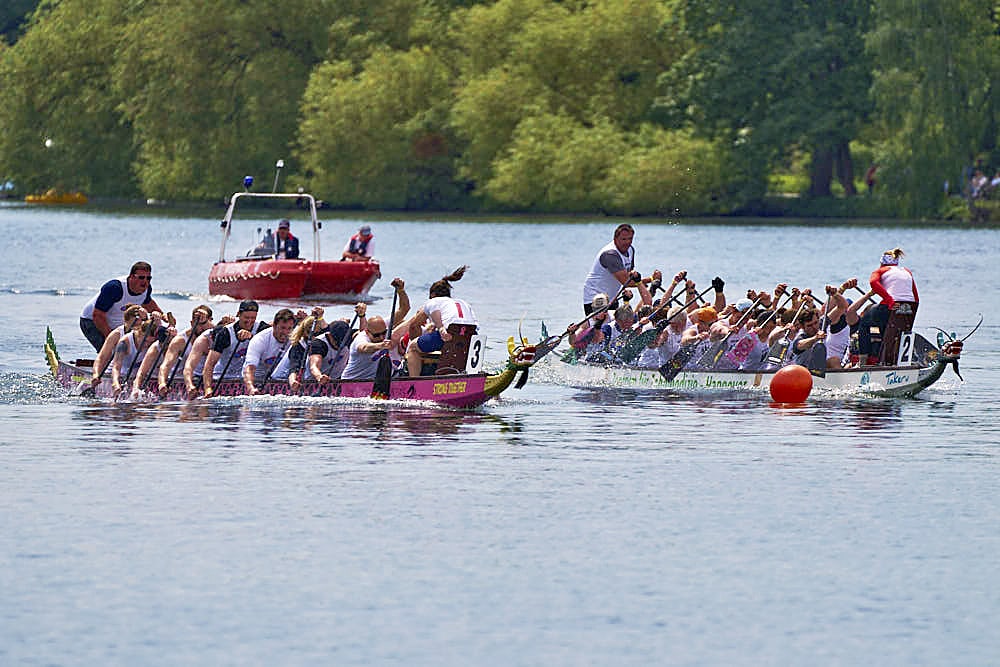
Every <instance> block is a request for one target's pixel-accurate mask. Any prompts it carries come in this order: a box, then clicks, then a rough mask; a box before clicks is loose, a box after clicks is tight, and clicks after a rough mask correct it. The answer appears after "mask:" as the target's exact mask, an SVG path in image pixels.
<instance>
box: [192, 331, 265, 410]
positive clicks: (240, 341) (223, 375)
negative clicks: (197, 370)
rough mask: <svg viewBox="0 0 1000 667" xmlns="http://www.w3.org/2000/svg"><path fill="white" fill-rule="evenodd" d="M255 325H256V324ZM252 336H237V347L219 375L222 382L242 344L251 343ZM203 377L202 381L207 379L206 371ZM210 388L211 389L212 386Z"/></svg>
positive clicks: (234, 333)
mask: <svg viewBox="0 0 1000 667" xmlns="http://www.w3.org/2000/svg"><path fill="white" fill-rule="evenodd" d="M254 326H256V324H255V325H254ZM250 333H253V332H252V331H251V332H250ZM233 335H234V336H236V332H235V331H234V332H233ZM250 338H253V336H251V337H250ZM250 338H247V339H246V340H240V339H239V336H237V337H236V347H234V348H233V353H232V354H230V355H229V358H228V359H226V365H225V366H223V367H222V373H221V374H220V375H219V382H222V381H223V380H225V379H226V372H227V371H228V370H229V365H230V364H231V363H233V359H235V358H236V353H237V352H239V351H240V345H242V344H243V343H246V344H247V346H249V345H250ZM205 370H207V369H205ZM201 377H202V381H203V382H204V379H205V375H204V373H203V374H202V376H201ZM209 389H211V387H210V388H209ZM213 393H214V392H213ZM206 398H208V397H207V396H206Z"/></svg>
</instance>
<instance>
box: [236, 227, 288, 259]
mask: <svg viewBox="0 0 1000 667" xmlns="http://www.w3.org/2000/svg"><path fill="white" fill-rule="evenodd" d="M248 254H250V255H252V256H254V257H274V258H275V259H299V239H298V238H296V237H295V236H293V235H292V223H291V222H289V221H288V220H280V221H279V222H278V230H277V232H272V231H271V230H270V229H268V230H267V233H266V234H265V235H264V238H263V239H262V240H261V242H260V243H258V244H257V247H255V248H254V249H253V250H251V251H250V253H248Z"/></svg>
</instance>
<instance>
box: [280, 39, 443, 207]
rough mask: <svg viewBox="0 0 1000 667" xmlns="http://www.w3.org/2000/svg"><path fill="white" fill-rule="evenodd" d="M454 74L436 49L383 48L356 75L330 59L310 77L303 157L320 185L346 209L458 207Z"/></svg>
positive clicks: (347, 66) (300, 152)
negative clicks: (450, 114) (451, 112)
mask: <svg viewBox="0 0 1000 667" xmlns="http://www.w3.org/2000/svg"><path fill="white" fill-rule="evenodd" d="M451 82H452V76H451V73H450V71H449V69H448V68H447V67H445V66H444V64H443V63H442V62H441V60H440V59H439V58H438V57H437V55H436V54H435V52H434V51H433V49H431V48H430V47H427V46H425V47H414V48H412V49H409V50H407V51H394V50H391V49H388V48H382V49H378V50H376V51H375V52H374V53H373V54H372V55H371V56H370V57H369V58H368V59H367V60H365V61H364V63H363V68H362V70H361V71H360V72H359V73H355V72H354V69H353V68H352V66H351V65H350V63H348V62H345V61H342V62H338V63H326V64H324V65H321V66H320V67H318V68H317V69H316V71H315V72H314V74H313V76H312V77H311V79H310V82H309V86H308V89H307V90H306V93H305V97H304V104H303V119H302V123H301V126H300V131H299V146H300V148H299V150H298V153H297V154H298V156H299V158H300V159H301V161H302V163H303V165H304V166H305V168H306V169H307V170H308V173H309V175H310V178H311V183H312V186H313V188H314V189H316V190H317V191H320V192H322V193H323V196H324V198H325V199H327V200H328V201H331V202H334V203H335V204H336V205H339V206H361V207H370V208H427V207H435V208H441V207H450V206H454V205H455V202H456V200H457V199H458V198H460V197H461V194H462V193H461V190H460V187H459V186H457V185H456V184H455V183H454V178H453V175H452V165H453V162H454V157H455V156H454V150H455V147H454V141H453V138H452V137H451V136H450V135H449V133H448V130H447V100H448V99H449V97H450V92H451Z"/></svg>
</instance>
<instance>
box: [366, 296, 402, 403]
mask: <svg viewBox="0 0 1000 667" xmlns="http://www.w3.org/2000/svg"><path fill="white" fill-rule="evenodd" d="M398 296H399V291H394V292H393V294H392V310H391V311H390V312H389V321H388V322H387V323H386V325H385V340H388V341H391V340H392V325H393V320H395V319H396V297H398ZM391 385H392V359H390V358H389V351H388V350H386V353H385V354H384V355H383V356H381V357H380V358H379V360H378V367H377V368H376V369H375V382H373V383H372V393H371V395H370V398H380V399H386V398H389V390H390V389H391Z"/></svg>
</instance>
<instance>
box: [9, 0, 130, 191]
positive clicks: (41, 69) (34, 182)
mask: <svg viewBox="0 0 1000 667" xmlns="http://www.w3.org/2000/svg"><path fill="white" fill-rule="evenodd" d="M126 5H127V3H126V2H124V0H90V1H84V0H64V1H63V2H60V3H57V4H52V5H44V6H43V7H42V8H41V9H40V10H39V12H38V13H37V14H36V15H35V16H34V18H33V20H32V22H31V24H30V28H29V30H28V31H27V32H26V33H25V35H24V36H23V37H22V38H21V39H20V40H19V41H18V42H17V43H16V44H15V45H13V46H11V47H10V48H7V49H4V50H3V51H2V52H0V56H2V60H0V128H3V131H2V132H0V163H3V164H4V165H5V167H6V169H7V170H9V172H10V173H11V174H13V175H14V176H15V177H16V179H17V181H18V184H19V185H20V186H21V188H22V189H24V190H26V191H32V190H35V191H37V190H44V189H47V188H50V187H56V188H60V189H64V190H77V189H80V190H85V191H87V192H90V193H100V194H130V193H134V192H135V183H134V181H133V179H132V178H131V176H130V163H131V160H132V157H133V154H132V135H131V130H130V128H129V126H128V123H127V122H126V121H125V119H124V118H123V116H122V114H121V112H120V110H119V104H120V102H121V99H120V98H119V97H117V96H116V94H115V90H114V87H113V85H112V81H111V76H110V72H111V67H112V65H113V63H114V57H115V53H116V50H117V45H118V44H119V43H120V34H121V33H120V28H119V26H120V25H123V24H124V23H126V22H127V13H126Z"/></svg>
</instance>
